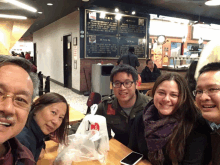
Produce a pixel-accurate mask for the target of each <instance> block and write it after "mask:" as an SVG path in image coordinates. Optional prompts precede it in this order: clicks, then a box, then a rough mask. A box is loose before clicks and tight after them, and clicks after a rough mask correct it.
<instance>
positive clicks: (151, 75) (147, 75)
mask: <svg viewBox="0 0 220 165" xmlns="http://www.w3.org/2000/svg"><path fill="white" fill-rule="evenodd" d="M160 75H161V73H160V70H159V69H158V68H157V66H156V65H155V64H154V69H153V72H151V71H150V69H149V68H148V67H147V66H146V67H145V68H144V69H143V70H142V72H141V80H142V83H146V82H155V81H156V80H157V78H158V77H159V76H160Z"/></svg>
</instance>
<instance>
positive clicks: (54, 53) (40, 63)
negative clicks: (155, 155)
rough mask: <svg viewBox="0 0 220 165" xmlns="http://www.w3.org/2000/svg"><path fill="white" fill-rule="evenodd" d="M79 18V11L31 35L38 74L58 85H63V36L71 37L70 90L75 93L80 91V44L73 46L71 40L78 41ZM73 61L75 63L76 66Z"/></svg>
mask: <svg viewBox="0 0 220 165" xmlns="http://www.w3.org/2000/svg"><path fill="white" fill-rule="evenodd" d="M79 17H80V14H79V11H75V12H73V13H70V14H68V15H67V16H65V17H63V18H61V19H59V20H57V21H55V22H53V23H51V24H49V25H48V26H46V27H44V28H42V29H40V30H38V31H36V32H34V34H33V43H36V45H37V50H36V53H37V69H38V72H39V71H41V72H42V73H43V75H45V76H50V78H51V80H52V81H54V82H56V83H58V84H60V85H63V84H64V71H63V70H64V69H63V68H64V67H63V36H66V35H71V36H72V44H71V45H72V89H73V90H76V91H79V90H80V56H79V54H80V53H79V52H80V51H79V50H80V44H79V43H77V46H75V45H73V38H77V39H78V40H79V34H80V33H79ZM77 42H78V41H77ZM74 60H76V61H77V63H76V66H75V65H74V64H75V63H74ZM74 66H75V67H74Z"/></svg>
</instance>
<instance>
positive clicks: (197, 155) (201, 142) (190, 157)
mask: <svg viewBox="0 0 220 165" xmlns="http://www.w3.org/2000/svg"><path fill="white" fill-rule="evenodd" d="M209 133H210V128H209V126H208V124H207V122H206V121H205V120H204V119H203V118H202V117H201V118H199V119H198V120H197V123H196V124H195V126H194V128H193V130H192V132H191V133H190V135H189V137H188V138H187V139H186V145H185V155H184V158H183V161H182V162H179V165H189V164H190V165H207V164H208V163H209V162H210V160H211V142H210V135H209ZM128 147H129V148H130V149H132V150H133V151H136V152H139V153H141V154H143V155H144V158H145V159H148V147H147V142H146V140H145V137H144V122H143V112H140V113H139V114H138V115H137V117H136V118H135V120H134V123H133V126H132V129H131V133H130V139H129V144H128ZM163 153H164V157H165V161H164V165H172V162H171V160H170V158H169V156H168V154H167V153H166V147H164V148H163Z"/></svg>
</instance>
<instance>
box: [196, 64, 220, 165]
mask: <svg viewBox="0 0 220 165" xmlns="http://www.w3.org/2000/svg"><path fill="white" fill-rule="evenodd" d="M193 94H194V96H195V98H196V103H197V105H198V107H199V109H200V110H201V111H202V116H203V117H204V118H205V119H207V120H208V121H209V123H210V127H211V129H212V133H211V142H212V165H219V164H220V63H217V62H216V63H209V64H207V65H205V66H204V67H202V69H201V70H200V71H199V77H198V80H197V86H196V90H195V91H193Z"/></svg>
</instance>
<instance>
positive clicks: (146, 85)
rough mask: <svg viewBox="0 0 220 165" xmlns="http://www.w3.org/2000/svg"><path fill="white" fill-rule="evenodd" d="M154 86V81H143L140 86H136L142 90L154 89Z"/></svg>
mask: <svg viewBox="0 0 220 165" xmlns="http://www.w3.org/2000/svg"><path fill="white" fill-rule="evenodd" d="M153 86H154V82H149V83H141V85H140V86H138V85H137V86H136V88H137V89H138V90H140V91H143V90H149V89H152V88H153ZM110 89H111V90H112V83H110Z"/></svg>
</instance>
